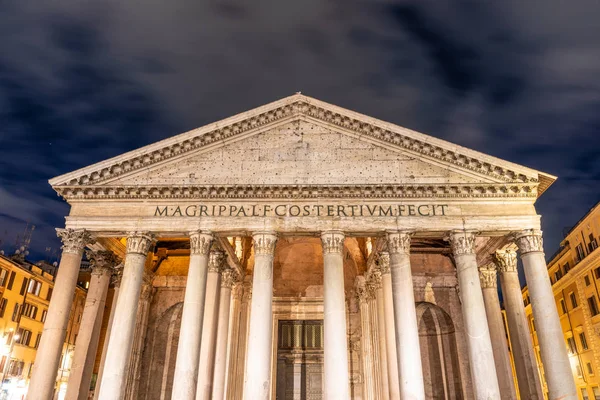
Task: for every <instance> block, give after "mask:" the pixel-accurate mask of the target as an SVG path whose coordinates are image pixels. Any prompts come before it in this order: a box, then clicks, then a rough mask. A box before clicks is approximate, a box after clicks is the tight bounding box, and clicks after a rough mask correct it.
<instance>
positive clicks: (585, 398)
mask: <svg viewBox="0 0 600 400" xmlns="http://www.w3.org/2000/svg"><path fill="white" fill-rule="evenodd" d="M581 397H583V400H590V398H589V397H588V392H587V389H586V388H581Z"/></svg>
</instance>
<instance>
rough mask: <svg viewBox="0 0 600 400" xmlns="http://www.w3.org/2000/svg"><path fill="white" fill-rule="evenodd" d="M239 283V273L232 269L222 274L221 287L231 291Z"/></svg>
mask: <svg viewBox="0 0 600 400" xmlns="http://www.w3.org/2000/svg"><path fill="white" fill-rule="evenodd" d="M237 281H238V277H237V273H236V272H235V271H234V270H232V269H231V268H227V269H225V270H224V271H223V273H222V274H221V287H222V288H229V289H231V288H232V287H233V285H234V284H235V283H236V282H237Z"/></svg>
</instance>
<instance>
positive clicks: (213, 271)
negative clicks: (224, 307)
mask: <svg viewBox="0 0 600 400" xmlns="http://www.w3.org/2000/svg"><path fill="white" fill-rule="evenodd" d="M224 259H225V255H224V253H223V252H222V251H216V250H213V251H211V252H210V260H209V266H208V277H207V280H206V305H205V306H204V318H203V322H202V326H203V327H204V329H202V340H201V343H200V364H199V365H200V366H199V368H198V387H197V389H196V399H198V400H204V399H210V395H211V393H212V381H213V376H214V370H215V346H216V343H217V328H218V326H217V324H218V317H219V295H220V291H221V269H222V267H223V261H224Z"/></svg>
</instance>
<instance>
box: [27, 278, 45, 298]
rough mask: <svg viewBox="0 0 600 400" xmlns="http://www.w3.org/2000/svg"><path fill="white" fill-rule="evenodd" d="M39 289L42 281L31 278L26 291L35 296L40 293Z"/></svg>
mask: <svg viewBox="0 0 600 400" xmlns="http://www.w3.org/2000/svg"><path fill="white" fill-rule="evenodd" d="M40 290H42V283H41V282H38V281H36V280H35V279H32V280H30V281H29V287H28V288H27V293H31V294H35V295H36V296H39V295H40Z"/></svg>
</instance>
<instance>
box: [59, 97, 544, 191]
mask: <svg viewBox="0 0 600 400" xmlns="http://www.w3.org/2000/svg"><path fill="white" fill-rule="evenodd" d="M296 119H310V120H314V121H317V122H320V123H323V124H327V125H330V126H334V127H337V128H339V129H342V130H344V131H346V132H348V133H349V134H353V135H355V136H359V137H363V138H367V139H370V140H373V141H376V142H379V143H385V144H388V145H391V146H393V147H395V148H398V149H401V150H403V151H406V152H409V153H412V154H415V155H418V156H421V157H424V158H428V159H430V160H434V161H437V162H441V163H443V164H447V165H452V166H455V167H458V168H459V169H462V170H465V171H470V172H472V173H475V174H478V175H481V176H484V177H487V178H488V179H492V180H494V181H496V182H497V183H501V182H505V183H515V184H522V183H528V184H530V185H529V186H531V187H533V188H536V187H537V186H538V184H540V176H541V177H542V178H544V179H545V180H546V181H549V183H548V182H545V184H544V185H543V186H544V188H545V187H547V186H548V185H549V184H550V183H551V182H552V181H553V179H554V177H552V176H550V175H547V174H545V175H542V174H541V173H539V172H538V171H535V170H532V169H529V168H526V167H522V166H519V165H517V164H513V163H510V162H506V161H503V160H500V159H497V158H494V157H491V156H487V155H485V154H483V153H479V152H476V151H473V150H469V149H467V148H463V147H460V146H457V145H454V144H452V143H449V142H446V141H443V140H440V139H436V138H433V137H431V136H428V135H425V134H422V133H418V132H415V131H411V130H408V129H405V128H402V127H399V126H396V125H393V124H389V123H386V122H384V121H379V120H376V119H374V118H370V117H367V116H365V115H361V114H358V113H354V112H352V111H349V110H345V109H343V108H340V107H336V106H333V105H330V104H327V103H324V102H321V101H319V100H316V99H312V98H310V97H307V96H303V95H300V94H297V95H294V96H291V97H288V98H285V99H282V100H279V101H277V102H274V103H271V104H268V105H266V106H263V107H259V108H257V109H254V110H251V111H248V112H246V113H242V114H239V115H237V116H234V117H230V118H228V119H226V120H223V121H219V122H217V123H214V124H210V125H207V126H205V127H202V128H198V129H195V130H193V131H190V132H187V133H183V134H180V135H177V136H174V137H172V138H169V139H166V140H163V141H161V142H158V143H155V144H153V145H149V146H146V147H143V148H140V149H138V150H134V151H131V152H129V153H125V154H123V155H121V156H117V157H114V158H112V159H109V160H106V161H103V162H100V163H98V164H94V165H91V166H89V167H86V168H83V169H80V170H77V171H74V172H71V173H68V174H65V175H62V176H59V177H56V178H54V179H52V180H50V184H51V185H52V186H53V187H54V188H55V189H56V190H57V191H59V190H60V188H68V187H71V188H72V187H75V186H88V187H89V186H97V185H99V184H102V183H106V182H107V181H110V180H113V179H116V178H118V177H120V176H123V175H125V174H131V173H133V172H135V171H140V170H143V169H147V168H149V167H150V166H153V165H156V164H158V163H162V162H165V161H167V160H171V159H174V158H176V157H182V156H184V155H186V154H190V152H193V151H196V150H199V149H202V148H205V147H209V146H211V145H222V144H225V143H226V142H228V141H230V140H233V139H234V138H236V137H240V136H246V135H249V134H252V133H253V132H254V131H261V130H263V129H265V128H266V127H268V126H269V125H274V124H277V123H282V122H287V121H292V120H296ZM109 186H110V185H109ZM509 186H510V185H509ZM59 194H61V195H63V196H64V194H63V193H61V192H60V191H59Z"/></svg>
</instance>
